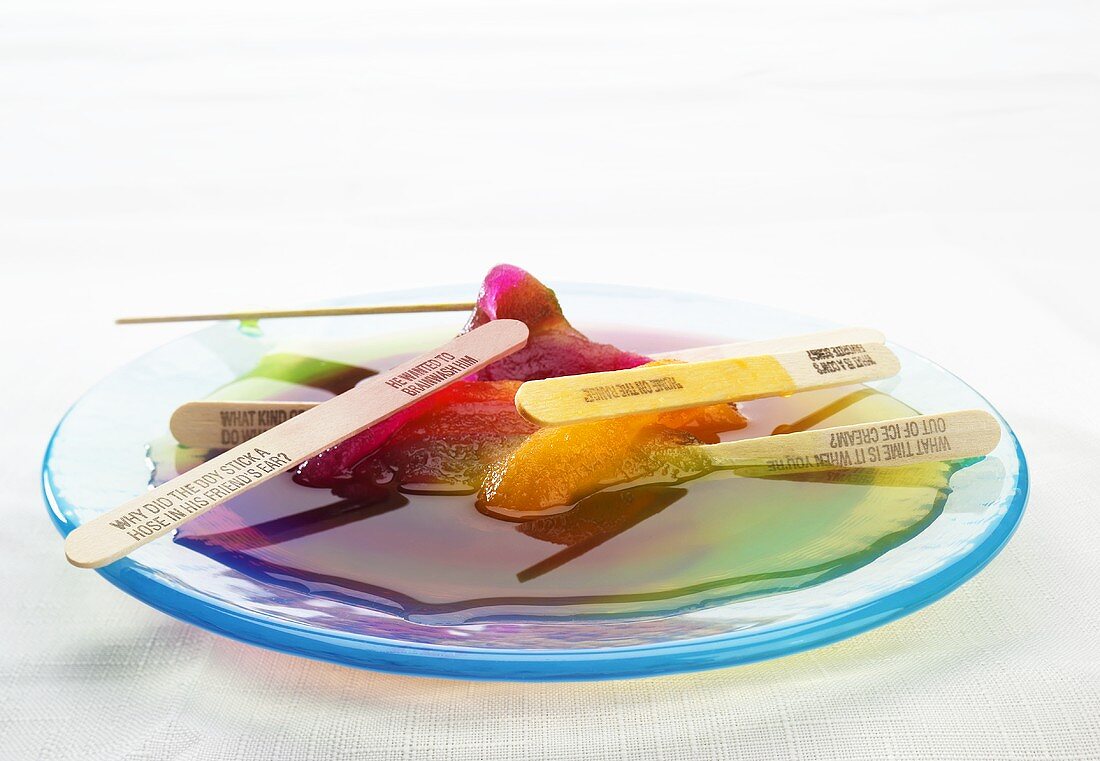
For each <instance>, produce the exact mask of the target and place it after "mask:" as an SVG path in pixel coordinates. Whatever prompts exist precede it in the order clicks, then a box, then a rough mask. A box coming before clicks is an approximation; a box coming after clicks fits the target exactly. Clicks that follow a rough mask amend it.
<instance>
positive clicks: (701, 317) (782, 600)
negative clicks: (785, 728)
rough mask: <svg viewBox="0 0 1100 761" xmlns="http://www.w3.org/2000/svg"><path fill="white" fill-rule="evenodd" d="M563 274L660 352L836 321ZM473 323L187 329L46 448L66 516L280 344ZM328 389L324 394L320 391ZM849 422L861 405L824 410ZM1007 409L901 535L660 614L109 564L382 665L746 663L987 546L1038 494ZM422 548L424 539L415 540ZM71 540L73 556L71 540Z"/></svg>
mask: <svg viewBox="0 0 1100 761" xmlns="http://www.w3.org/2000/svg"><path fill="white" fill-rule="evenodd" d="M475 292H476V286H461V287H460V286H454V287H446V288H436V289H421V290H414V291H405V292H400V293H397V292H393V293H385V294H374V295H370V296H359V297H354V298H348V299H344V300H341V301H339V302H332V305H350V304H357V303H369V304H381V303H387V302H388V303H410V302H431V301H461V300H467V299H469V298H471V296H472V294H474V293H475ZM557 292H558V295H559V297H560V299H561V301H562V305H563V307H564V311H565V314H566V315H567V316H568V317H569V319H570V321H571V322H572V323H573V324H574V325H575V326H576V327H578V328H579V329H580V330H582V331H584V332H586V333H588V334H589V335H591V336H592V337H594V338H597V339H601V338H602V339H603V340H614V341H615V342H616V343H618V344H619V345H621V346H622V347H623V348H627V349H634V350H638V351H642V352H646V351H662V350H669V349H673V348H676V345H677V344H679V345H684V341H685V340H687V339H688V338H690V341H691V342H698V343H719V342H726V341H734V340H742V339H744V340H752V339H763V338H770V337H777V336H782V335H789V334H794V333H803V332H810V331H815V330H822V329H826V328H830V327H835V326H833V325H828V324H823V323H821V322H818V321H815V320H811V319H808V318H805V317H801V316H797V315H792V314H788V313H784V312H779V311H776V310H772V309H768V308H765V307H761V306H758V305H753V304H747V303H743V302H738V301H729V300H722V299H716V298H711V297H705V296H698V295H692V294H685V293H670V292H664V291H653V290H641V289H627V288H613V287H606V286H576V285H574V286H560V287H558V288H557ZM461 323H462V317H461V316H459V315H455V314H421V315H397V316H369V317H337V318H308V319H297V320H272V321H268V322H266V323H265V324H264V325H263V330H262V332H260V331H250V330H245V329H241V328H240V327H238V326H237V325H235V324H229V323H221V324H218V325H215V326H213V327H210V328H207V329H205V330H201V331H199V332H197V333H194V334H192V335H190V336H187V337H185V338H182V339H179V340H177V341H173V342H171V343H169V344H167V345H165V346H164V347H162V348H160V349H158V350H156V351H153V352H151V353H150V354H147V355H146V356H144V357H142V358H141V359H139V360H137V361H136V362H133V363H131V364H130V365H127V366H125V367H123V368H121V369H120V370H118V371H117V372H115V373H114V374H112V375H111V376H109V377H108V378H106V379H105V380H103V381H102V382H100V383H99V384H98V385H96V386H95V387H94V388H93V389H92V390H91V391H89V392H88V394H86V395H85V396H84V398H82V399H81V400H80V401H79V402H78V403H77V404H76V405H75V406H74V407H73V408H72V409H71V410H70V411H69V412H68V414H67V415H66V416H65V417H64V419H63V420H62V421H61V423H60V424H59V425H58V427H57V430H56V431H55V432H54V435H53V438H52V439H51V441H50V444H49V447H48V449H47V452H46V456H45V461H44V464H43V482H44V494H45V498H46V502H47V505H48V508H49V511H50V516H51V518H52V519H53V521H54V523H55V524H56V525H57V527H58V529H59V530H60V531H61V533H62V534H63V535H64V534H67V533H68V532H69V531H71V530H72V529H73V528H74V527H76V526H78V525H80V524H81V523H83V522H85V521H87V520H90V519H92V518H94V517H95V516H97V515H99V514H101V513H103V512H105V511H107V510H108V509H110V508H112V507H114V506H115V505H117V504H119V503H121V502H123V501H125V500H126V499H129V498H130V497H132V496H134V495H135V494H138V493H140V492H141V491H142V490H143V489H145V488H147V486H148V484H149V480H150V463H149V460H148V453H149V451H150V450H149V446H150V445H151V444H154V445H155V442H158V441H163V440H164V437H165V433H166V427H167V421H168V419H169V417H170V415H171V413H172V411H173V410H174V409H175V408H176V407H177V406H178V405H179V404H181V403H183V402H185V401H190V400H194V399H200V398H204V397H207V396H209V395H210V394H211V393H212V392H214V391H215V390H216V389H218V388H220V387H222V386H225V385H226V384H229V383H231V382H233V381H234V380H235V379H238V378H240V377H241V376H242V375H245V374H247V373H248V371H249V370H250V369H252V368H254V367H255V366H256V364H257V362H258V361H259V359H260V358H261V357H263V356H265V355H267V354H269V353H270V352H272V351H273V350H280V351H282V350H285V349H286V347H288V346H291V347H292V346H295V345H302V346H308V345H316V343H317V342H318V341H324V342H334V343H333V345H338V344H339V343H340V342H344V343H345V344H346V343H347V342H355V343H356V344H357V345H360V346H363V347H364V352H365V356H370V355H371V353H372V352H373V354H374V355H376V356H383V355H386V354H392V353H393V347H395V346H400V347H402V348H403V349H404V350H405V351H412V350H416V349H419V348H428V347H429V346H431V345H433V342H435V343H438V342H439V341H441V340H443V339H445V338H446V337H448V336H449V335H451V334H453V333H454V332H456V330H457V329H458V327H460V326H461ZM372 347H376V348H372ZM386 347H390V348H389V349H387V348H386ZM893 348H894V350H895V351H896V352H897V354H898V355H899V357H900V358H901V362H902V371H901V373H900V375H899V376H897V377H895V378H892V379H889V380H886V381H882V382H878V383H875V384H870V385H871V386H873V387H874V388H876V389H878V390H879V391H882V392H884V393H887V394H889V395H890V396H891V397H893V398H894V399H896V400H898V402H900V403H901V404H903V405H906V406H908V407H911V408H912V409H914V410H918V411H921V412H943V411H949V410H954V409H969V408H980V409H986V410H989V411H990V412H992V413H993V414H994V415H996V416H997V417H998V420H1001V418H1000V416H999V415H997V413H996V411H995V410H993V409H992V408H991V407H990V405H989V404H988V403H987V402H986V401H985V400H984V399H983V398H982V397H981V396H980V395H979V394H978V393H977V392H975V391H974V390H973V389H971V388H970V387H969V386H967V385H966V384H965V383H963V382H962V381H960V380H959V379H958V378H956V377H954V376H953V375H951V374H950V373H948V372H947V371H945V370H943V369H942V368H940V367H938V366H936V365H934V364H933V363H931V362H929V361H928V360H926V359H924V358H922V357H920V356H917V355H915V354H913V353H912V352H909V351H906V350H905V349H902V348H900V347H897V346H894V347H893ZM264 383H266V385H264ZM261 386H262V388H261ZM237 390H238V392H239V386H238V387H237ZM257 394H258V395H259V396H262V397H265V398H278V397H279V396H280V395H282V396H283V397H284V398H298V399H301V398H302V396H301V393H300V390H294V391H293V392H292V391H290V390H288V389H283V390H282V391H281V392H280V389H279V388H278V387H277V384H275V385H274V386H273V385H272V383H270V382H266V381H265V382H263V383H260V386H257ZM325 396H326V394H324V393H320V392H318V396H317V397H316V398H318V399H323V398H325ZM804 396H806V395H798V397H804ZM798 397H795V399H796V400H797V399H798ZM757 409H760V410H765V409H766V408H765V407H760V408H757ZM750 412H753V411H750ZM750 416H751V414H750ZM838 422H843V421H838V420H831V421H830V420H823V421H821V423H822V424H826V425H827V424H834V425H835V424H838ZM1001 424H1002V427H1003V436H1002V439H1001V443H1000V445H999V446H998V448H997V449H996V451H995V452H993V453H992V455H991V456H990V457H987V458H985V459H984V460H982V461H981V462H979V463H977V464H975V465H972V466H970V467H968V468H965V469H963V470H960V471H959V472H957V473H956V474H955V475H954V476H953V477H952V479H951V482H950V489H949V490H945V491H944V494H945V495H946V499H945V501H943V502H942V504H938V505H937V509H938V511H937V513H936V514H935V515H934V519H932V520H930V522H928V523H927V525H922V527H921V529H920V530H919V531H918V532H917V533H915V535H911V536H909V535H907V536H906V538H905V540H904V541H903V542H901V543H900V544H898V545H897V546H891V547H890V548H889V549H886V550H884V551H883V552H881V554H877V555H876V556H874V557H873V559H870V560H869V561H868V562H863V563H861V564H858V565H856V566H854V567H852V568H851V569H850V570H846V571H845V572H843V573H840V574H823V575H821V576H820V578H819V579H814V580H813V582H812V583H807V584H804V585H801V586H797V587H792V588H788V589H783V588H775V587H774V586H773V587H770V588H767V589H763V590H762V591H759V592H758V593H755V594H742V595H738V596H734V597H733V598H732V599H723V598H721V597H713V596H712V597H704V598H700V597H694V598H690V599H687V598H685V600H684V601H683V604H681V605H677V606H672V607H670V608H669V609H668V610H666V611H664V612H662V613H660V614H656V613H654V612H653V611H649V612H648V613H646V614H635V613H631V611H630V610H628V609H623V610H617V609H614V608H607V609H603V608H599V607H597V608H595V609H594V612H589V613H588V614H586V615H580V616H576V617H566V618H557V619H554V618H549V619H548V618H547V617H545V616H539V615H535V614H530V615H528V614H527V613H525V612H524V609H522V608H521V609H517V610H513V611H511V613H510V614H509V615H507V616H501V617H499V618H493V617H492V616H488V617H483V618H471V619H469V620H450V621H448V620H437V619H431V617H424V618H420V619H417V618H415V617H413V618H412V619H411V620H410V617H408V616H406V617H400V616H398V615H394V614H393V613H391V612H387V611H386V610H382V609H378V608H372V607H370V606H365V605H363V604H361V603H360V602H358V601H356V600H355V599H352V598H347V597H343V596H341V595H334V594H326V593H324V591H323V590H318V588H317V587H315V586H310V585H303V584H299V583H296V582H294V581H293V580H291V581H290V582H288V581H287V580H286V579H278V578H274V577H272V576H270V575H268V576H265V575H262V574H246V573H244V572H242V571H241V570H239V569H237V568H234V567H231V566H230V565H226V564H223V563H220V562H218V561H217V560H215V559H213V558H212V557H208V556H207V555H204V554H200V553H198V552H195V551H194V550H192V549H189V548H188V547H187V546H184V545H183V544H181V543H178V542H173V541H169V540H160V541H157V542H153V543H151V544H149V545H146V546H145V547H143V548H141V549H139V550H138V551H137V552H135V553H134V554H133V555H131V556H130V557H128V558H126V559H123V560H121V561H118V562H116V563H113V564H112V565H110V566H108V567H106V568H104V569H102V570H101V571H99V572H100V573H101V574H102V575H103V576H104V577H105V578H106V579H107V580H108V581H110V582H111V583H112V584H114V585H116V586H117V587H119V588H120V589H122V590H123V591H125V592H127V593H128V594H131V595H133V596H134V597H136V598H138V599H140V600H142V601H144V602H146V603H147V604H149V605H151V606H153V607H155V608H157V609H159V610H162V611H164V612H166V613H168V614H170V615H172V616H175V617H176V618H179V619H181V620H183V621H187V622H190V623H193V624H196V625H198V626H202V627H204V628H206V629H209V630H211V631H214V632H217V633H219V634H224V635H226V636H230V637H234V638H236V639H239V640H242V641H244V642H249V643H252V644H256V645H261V646H264V647H270V648H273V649H276V650H281V651H284V652H287V653H292V654H295V655H302V656H306V657H310V658H317V659H320V660H326V661H332V662H335V663H342V664H346V665H350V666H358V667H364V668H371V669H377V670H383V671H392V672H398V673H406V674H420V675H430V676H443V677H459V678H470V679H511V680H561V679H608V678H622V677H637V676H649V675H655V674H665V673H673V672H682V671H690V670H697V669H706V668H715V667H719V666H728V665H733V664H738V663H747V662H751V661H757V660H762V659H765V658H773V657H777V656H781V655H786V654H789V653H794V652H798V651H801V650H806V649H808V648H812V647H817V646H820V645H823V644H826V643H829V642H833V641H836V640H839V639H842V638H845V637H849V636H852V635H854V634H857V633H859V632H862V631H865V630H867V629H869V628H872V627H874V626H878V625H881V624H883V623H886V622H888V621H890V620H893V619H895V618H898V617H899V616H902V615H905V614H907V613H910V612H912V611H914V610H917V609H919V608H921V607H922V606H924V605H927V604H928V603H930V602H932V601H934V600H936V599H938V598H940V597H942V596H944V595H945V594H947V593H948V592H950V591H951V590H952V589H954V588H955V587H957V586H958V585H959V584H961V583H962V582H964V581H965V580H967V579H968V578H970V577H971V576H973V575H974V574H975V573H977V572H978V571H979V570H980V569H981V568H982V567H983V566H984V565H985V564H986V563H987V562H989V560H990V559H991V558H992V557H993V556H994V555H995V554H996V553H997V552H998V551H999V550H1000V549H1001V547H1003V546H1004V544H1005V542H1007V541H1008V539H1009V537H1010V536H1011V534H1012V532H1013V530H1014V529H1015V527H1016V525H1017V523H1018V522H1019V520H1020V516H1021V514H1022V512H1023V509H1024V504H1025V502H1026V499H1027V467H1026V464H1025V462H1024V456H1023V452H1022V451H1021V449H1020V446H1019V443H1018V441H1017V440H1016V437H1015V435H1013V433H1012V430H1011V429H1010V428H1009V427H1008V426H1007V424H1005V423H1004V422H1003V420H1001ZM168 475H171V474H170V473H167V474H166V473H159V474H158V476H159V477H161V478H164V477H167V476H168ZM724 483H730V482H728V481H727V482H723V481H721V480H719V481H717V482H716V483H710V484H708V488H710V489H712V490H714V489H718V490H721V489H725V488H732V487H726V486H723V484H724ZM733 493H734V492H732V491H731V492H730V494H731V495H732V494H733ZM244 496H247V495H244ZM731 499H732V496H731ZM787 507H789V506H786V505H782V504H777V505H775V509H776V510H783V509H785V508H787ZM486 520H491V519H486ZM415 551H416V550H415V548H414V545H412V544H410V549H409V552H415ZM58 556H59V562H62V561H61V554H60V545H59V546H58Z"/></svg>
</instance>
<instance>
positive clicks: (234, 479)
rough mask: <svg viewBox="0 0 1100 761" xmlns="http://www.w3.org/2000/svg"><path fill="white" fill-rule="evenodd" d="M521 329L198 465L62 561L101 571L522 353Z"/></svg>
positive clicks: (361, 390)
mask: <svg viewBox="0 0 1100 761" xmlns="http://www.w3.org/2000/svg"><path fill="white" fill-rule="evenodd" d="M527 333H528V331H527V326H526V325H525V324H523V323H522V322H519V321H518V320H494V321H492V322H489V323H486V324H485V325H482V326H481V327H479V328H477V329H475V330H472V331H470V332H469V333H465V334H463V335H460V336H458V337H457V338H455V339H453V340H451V341H449V342H448V343H446V344H444V345H443V346H440V347H439V348H437V349H433V350H432V351H430V352H428V353H427V354H423V355H421V356H419V357H416V358H415V359H411V360H409V361H408V362H405V363H403V364H401V365H398V366H397V367H395V368H393V369H392V370H390V371H388V372H387V373H385V374H382V375H377V376H375V377H373V378H369V379H367V380H366V381H364V382H363V383H361V384H360V385H358V386H356V387H355V388H353V389H351V390H349V391H345V392H344V393H342V394H340V395H339V396H337V397H334V398H332V399H329V400H328V401H326V402H324V403H322V404H319V405H318V406H316V407H314V408H313V409H311V410H307V411H306V412H303V413H302V414H300V415H297V416H295V417H292V418H290V419H289V420H287V421H286V422H285V423H282V424H281V425H279V426H276V427H275V428H272V429H271V430H268V431H265V432H264V433H261V434H260V435H258V436H256V437H255V438H253V439H251V440H250V441H249V442H248V443H246V444H242V445H240V446H237V447H234V448H233V449H230V450H229V451H228V452H224V453H222V454H220V455H218V456H217V457H214V458H213V459H211V460H209V461H207V462H206V463H204V464H203V465H201V466H199V467H198V468H195V469H194V470H191V471H188V472H187V473H184V474H182V475H179V476H177V477H176V478H173V479H172V480H170V481H168V482H167V483H164V484H161V485H160V486H158V487H156V488H155V489H151V490H149V491H147V492H146V493H145V494H142V495H140V496H138V497H135V498H134V499H132V500H129V501H128V502H125V503H123V504H122V505H120V506H119V507H116V508H115V509H114V510H111V511H110V512H108V513H105V514H104V515H101V516H99V517H97V518H95V519H93V520H91V521H89V522H88V523H85V524H84V525H82V526H78V527H77V528H76V529H74V530H73V531H72V533H70V534H69V536H68V537H67V538H66V539H65V555H66V556H67V557H68V559H69V562H70V563H72V564H73V565H75V566H79V567H81V568H99V567H100V566H103V565H106V564H107V563H110V562H112V561H114V560H117V559H118V558H120V557H122V556H124V555H127V554H129V553H130V552H132V551H133V550H135V549H136V548H138V547H140V546H141V545H143V544H145V543H146V542H150V541H152V540H154V539H156V538H157V537H160V536H163V535H164V534H166V533H168V532H169V531H171V530H172V529H174V528H176V527H177V526H179V525H180V524H182V523H184V522H186V521H189V520H191V519H192V518H195V517H197V516H199V515H202V514H203V513H205V512H206V511H207V510H210V509H211V508H213V507H215V506H216V505H218V504H220V503H222V502H224V501H225V500H227V499H229V498H230V497H232V496H234V495H236V494H238V493H240V492H242V491H244V490H246V489H251V488H252V487H254V486H257V485H259V484H261V483H263V482H264V481H267V480H268V479H270V478H273V477H275V476H278V475H279V474H281V473H283V472H285V471H286V470H287V469H288V468H292V467H294V466H295V465H298V464H299V463H301V462H303V461H304V460H307V459H309V458H310V457H312V456H313V455H315V454H317V453H318V452H321V451H322V450H324V449H327V448H328V447H330V446H332V445H333V444H336V443H339V442H340V441H343V440H344V439H346V438H348V437H349V436H352V435H354V434H356V433H358V432H359V431H361V430H363V429H364V428H367V427H369V426H371V425H374V424H375V423H377V422H379V421H381V420H384V419H385V418H387V417H389V416H390V415H392V414H394V413H395V412H398V411H400V410H402V409H404V408H405V407H408V406H409V405H410V404H412V403H413V402H415V401H417V400H418V399H420V398H423V397H424V396H426V395H428V394H431V393H433V392H435V391H438V390H439V389H441V388H444V387H445V386H448V385H450V384H451V383H454V382H455V381H457V380H459V379H460V378H463V377H465V376H466V375H468V374H470V373H471V372H474V371H476V370H478V369H480V368H482V367H484V366H485V365H487V364H489V363H490V362H493V361H495V360H497V359H500V358H501V357H503V356H506V355H508V354H511V353H512V352H514V351H517V350H518V349H521V348H522V347H523V346H525V345H526V343H527Z"/></svg>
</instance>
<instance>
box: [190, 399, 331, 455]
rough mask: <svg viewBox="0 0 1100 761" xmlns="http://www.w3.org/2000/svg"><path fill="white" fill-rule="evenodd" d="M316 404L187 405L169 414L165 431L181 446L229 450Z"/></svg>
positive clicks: (206, 402) (195, 403)
mask: <svg viewBox="0 0 1100 761" xmlns="http://www.w3.org/2000/svg"><path fill="white" fill-rule="evenodd" d="M319 404H321V402H223V401H205V402H187V403H186V404H182V405H180V406H179V407H177V408H176V411H175V412H174V413H172V418H171V420H169V421H168V428H169V430H171V432H172V435H173V436H174V437H175V439H176V441H178V442H179V443H180V445H182V446H185V447H198V448H200V449H229V448H230V447H235V446H237V445H238V444H243V443H244V442H246V441H248V440H249V439H251V438H252V437H254V436H258V435H259V434H261V433H263V432H264V431H267V430H270V429H272V428H274V427H275V426H277V425H279V424H280V423H285V422H286V421H287V420H289V419H290V418H292V417H297V416H298V415H301V414H302V413H303V412H305V411H306V410H311V409H313V408H314V407H316V406H318V405H319Z"/></svg>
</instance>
